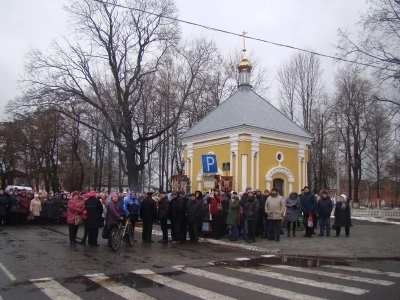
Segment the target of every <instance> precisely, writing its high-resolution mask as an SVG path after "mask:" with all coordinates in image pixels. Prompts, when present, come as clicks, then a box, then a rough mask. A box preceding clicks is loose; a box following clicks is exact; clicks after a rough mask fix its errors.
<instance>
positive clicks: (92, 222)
mask: <svg viewBox="0 0 400 300" xmlns="http://www.w3.org/2000/svg"><path fill="white" fill-rule="evenodd" d="M85 209H86V211H87V217H86V220H85V226H86V227H87V228H88V229H96V228H100V227H103V218H102V214H103V204H102V203H101V201H100V200H99V199H96V198H95V197H90V198H89V199H87V200H86V201H85Z"/></svg>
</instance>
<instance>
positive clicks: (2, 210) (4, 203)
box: [0, 194, 10, 216]
mask: <svg viewBox="0 0 400 300" xmlns="http://www.w3.org/2000/svg"><path fill="white" fill-rule="evenodd" d="M9 205H10V197H8V195H6V194H3V195H0V216H5V215H6V214H7V208H8V206H9Z"/></svg>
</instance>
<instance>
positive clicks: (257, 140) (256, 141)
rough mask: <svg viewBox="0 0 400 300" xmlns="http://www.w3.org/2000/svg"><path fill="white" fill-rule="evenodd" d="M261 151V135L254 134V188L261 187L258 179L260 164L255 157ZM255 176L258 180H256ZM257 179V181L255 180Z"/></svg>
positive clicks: (252, 161)
mask: <svg viewBox="0 0 400 300" xmlns="http://www.w3.org/2000/svg"><path fill="white" fill-rule="evenodd" d="M259 151H260V136H259V135H252V136H251V182H250V184H251V187H252V188H253V189H257V188H259V185H260V183H259V181H258V179H259V178H258V175H257V174H259V172H260V166H259V164H258V159H257V158H255V156H258V155H259ZM254 162H255V163H256V166H255V168H254ZM254 177H255V178H256V180H254ZM255 181H256V182H255Z"/></svg>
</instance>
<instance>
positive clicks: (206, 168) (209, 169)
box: [201, 154, 218, 173]
mask: <svg viewBox="0 0 400 300" xmlns="http://www.w3.org/2000/svg"><path fill="white" fill-rule="evenodd" d="M201 162H202V164H203V173H217V172H218V165H217V156H216V155H215V154H203V155H202V156H201Z"/></svg>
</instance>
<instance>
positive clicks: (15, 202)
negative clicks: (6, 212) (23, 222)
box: [9, 190, 19, 225]
mask: <svg viewBox="0 0 400 300" xmlns="http://www.w3.org/2000/svg"><path fill="white" fill-rule="evenodd" d="M17 194H18V191H17V190H15V191H12V190H11V191H10V192H9V195H10V224H11V225H17V223H18V211H19V199H18V195H17Z"/></svg>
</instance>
